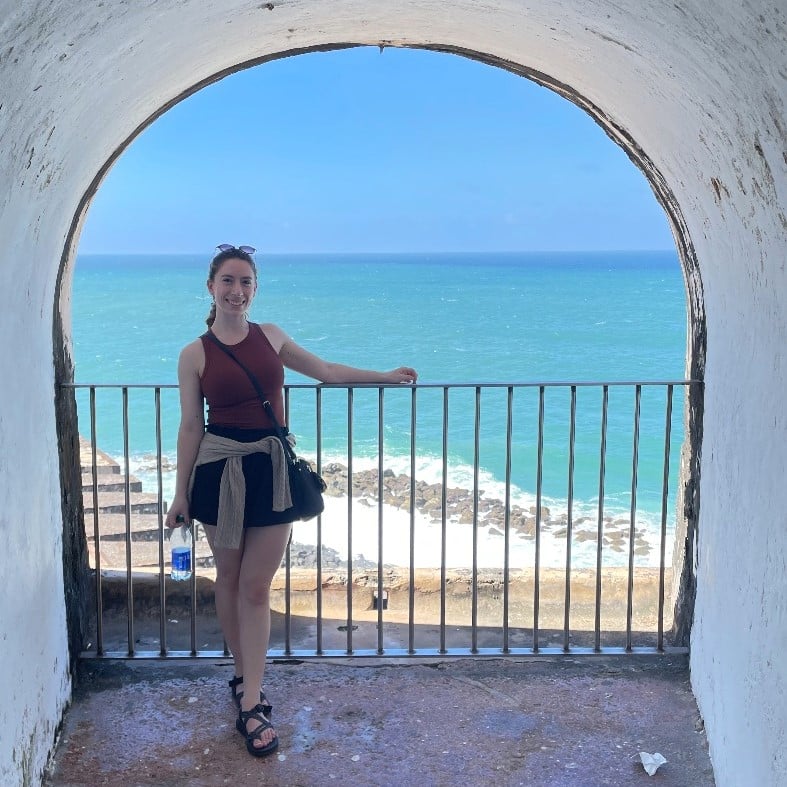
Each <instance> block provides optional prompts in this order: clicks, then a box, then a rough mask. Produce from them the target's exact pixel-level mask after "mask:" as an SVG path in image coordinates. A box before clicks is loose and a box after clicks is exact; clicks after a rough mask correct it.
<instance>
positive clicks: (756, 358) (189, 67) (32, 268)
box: [0, 0, 787, 783]
mask: <svg viewBox="0 0 787 787" xmlns="http://www.w3.org/2000/svg"><path fill="white" fill-rule="evenodd" d="M6 5H8V9H6V10H5V12H4V14H3V21H2V25H1V26H0V84H1V85H2V86H3V88H2V94H1V95H0V150H1V151H2V154H1V155H0V237H2V238H3V239H4V244H3V247H2V249H0V260H1V261H2V268H0V270H2V275H3V277H4V283H5V284H6V287H5V288H4V290H3V292H4V298H5V303H4V306H5V308H4V309H3V310H0V325H1V326H2V328H3V334H4V337H5V340H6V341H5V342H4V343H3V345H2V347H0V359H1V360H2V363H3V368H6V369H9V370H14V371H15V374H16V383H17V384H16V386H15V387H14V388H13V389H12V388H9V389H8V390H7V391H6V392H5V393H4V394H3V400H2V401H3V407H2V424H3V430H2V437H1V438H0V439H2V441H3V447H4V449H5V450H4V451H3V452H2V454H0V455H3V456H6V457H7V456H10V455H13V457H14V461H13V462H6V463H5V464H4V467H3V473H2V476H0V493H2V495H3V499H4V501H5V516H6V518H7V519H6V521H7V523H8V526H7V527H6V529H5V530H6V533H7V546H8V550H7V555H3V556H2V558H0V560H2V569H3V571H2V573H3V576H4V577H6V578H7V582H8V584H9V585H10V586H13V587H15V588H16V590H17V593H18V594H20V599H19V600H17V599H11V598H9V599H8V601H7V602H6V604H5V605H4V606H3V608H2V609H0V628H2V630H3V631H4V632H7V639H6V641H5V642H4V654H3V667H4V669H3V670H2V672H3V673H4V674H7V675H12V676H13V681H14V689H15V691H16V692H17V696H20V697H23V698H24V699H23V700H22V704H21V705H14V707H10V706H9V708H7V709H6V710H0V728H2V730H3V731H4V734H3V735H2V736H0V763H9V764H8V765H5V764H3V765H0V777H3V779H4V780H6V781H12V782H13V781H16V780H18V777H19V775H20V774H22V773H23V772H24V773H27V774H32V776H31V777H30V778H33V779H35V778H36V777H35V774H38V773H40V772H41V769H42V767H43V762H44V761H45V759H46V755H47V752H48V750H49V747H50V745H51V740H52V736H53V731H54V729H55V727H56V725H57V723H58V720H59V718H60V715H61V713H62V709H63V706H64V704H65V702H66V701H67V698H68V693H69V690H70V682H69V677H68V638H67V636H66V634H65V629H66V614H65V608H64V604H63V599H62V593H60V591H59V587H60V586H61V584H62V582H63V580H64V576H63V572H64V569H65V572H66V574H67V575H68V574H69V573H70V572H71V571H72V570H73V569H75V568H77V567H78V565H79V562H80V555H79V554H78V552H79V549H78V547H77V549H76V553H75V554H70V552H69V550H70V548H71V544H70V541H71V537H70V536H68V535H67V542H68V543H67V547H68V548H67V551H66V559H65V561H61V559H60V549H59V541H60V537H59V535H58V537H57V545H58V548H57V549H55V550H47V549H46V548H45V546H46V544H48V543H50V539H51V527H52V523H54V522H57V523H59V522H60V521H61V519H62V518H65V520H66V522H67V524H66V533H67V534H68V532H69V530H68V528H69V525H68V522H69V521H71V520H72V518H73V517H74V516H75V515H76V514H77V513H78V511H77V508H76V504H75V503H74V501H73V500H72V499H70V497H69V494H68V491H67V490H68V489H73V488H75V487H73V486H71V484H70V483H68V482H66V483H65V484H64V486H63V487H62V488H63V489H65V490H66V493H65V495H63V496H62V497H61V492H60V490H61V484H60V481H61V475H62V476H63V477H66V476H65V475H64V473H66V472H71V470H70V468H73V466H74V461H73V460H74V458H75V457H74V456H73V455H72V454H73V450H74V447H73V445H71V444H70V442H69V441H68V440H65V441H61V445H60V449H61V451H62V456H61V459H60V461H59V462H58V461H57V460H56V459H55V456H56V452H57V451H58V429H57V421H58V418H59V419H61V423H62V419H64V418H66V419H67V418H68V412H67V406H66V405H64V404H63V403H62V402H60V403H59V405H58V407H60V408H61V409H60V413H59V415H56V409H55V408H54V407H53V406H52V390H53V388H54V387H55V386H56V384H57V383H58V382H61V381H63V380H64V379H68V377H69V375H70V357H69V350H68V348H69V336H68V333H69V322H70V317H69V304H68V293H69V291H70V276H71V265H72V257H73V251H74V249H73V245H74V240H75V238H76V237H77V234H78V229H79V225H80V221H81V216H82V213H83V211H84V208H85V206H86V205H87V203H88V202H89V199H90V197H91V195H92V193H93V191H94V189H95V187H96V186H97V184H98V182H99V181H100V176H101V173H102V172H103V171H104V169H105V168H106V167H107V166H109V163H110V162H111V161H112V160H113V158H114V156H116V155H117V153H118V152H119V151H120V150H122V149H123V147H124V145H125V144H126V143H127V141H128V140H129V139H131V138H133V136H134V135H135V134H136V133H137V132H138V130H139V129H141V128H143V127H144V126H145V125H146V124H147V123H149V122H150V121H151V119H152V118H154V117H155V116H156V115H157V113H159V112H161V111H164V110H165V109H166V108H167V107H168V106H170V105H171V104H172V103H173V102H175V101H177V100H178V99H179V98H180V97H182V96H183V95H185V94H186V93H187V92H188V91H190V90H192V89H194V88H195V86H200V85H202V84H206V83H207V82H208V81H211V80H213V79H216V78H220V77H221V76H222V75H224V74H226V73H228V72H230V71H232V70H234V69H236V68H239V67H243V66H244V65H249V64H253V63H256V62H262V61H264V60H265V59H270V58H272V57H276V56H279V55H281V54H283V53H295V52H300V51H310V50H313V49H318V48H331V47H337V46H345V45H348V42H350V43H351V44H374V45H387V46H414V47H424V48H430V49H436V50H440V51H452V52H458V53H462V54H470V55H472V56H474V57H477V58H478V59H481V60H484V61H485V62H490V63H493V64H496V65H501V66H504V67H507V68H510V69H511V70H520V69H521V72H522V73H526V74H528V75H529V76H531V77H533V78H536V79H538V78H539V75H541V78H542V79H543V80H544V82H545V83H546V84H548V85H549V86H550V87H552V88H553V89H557V90H558V91H559V92H561V91H565V93H564V94H565V95H566V96H567V97H569V98H571V99H572V100H575V102H576V103H580V104H581V105H584V106H585V108H586V109H588V111H591V113H592V114H594V116H595V117H596V118H597V119H598V121H599V122H600V123H602V125H604V127H605V128H606V129H607V130H608V133H610V135H611V136H613V138H615V139H616V140H617V141H619V142H621V143H623V145H624V147H625V148H626V149H627V151H628V152H629V154H630V155H631V156H632V158H633V160H634V161H635V163H637V165H638V166H640V167H641V168H642V169H643V171H644V172H645V173H646V176H647V177H648V178H649V180H650V182H651V183H652V184H653V187H654V190H655V191H656V194H657V196H658V198H659V199H660V201H661V202H662V205H663V206H664V208H665V210H666V211H667V213H668V215H669V216H670V218H671V221H672V223H673V228H674V229H675V233H676V243H677V245H678V248H679V253H680V255H681V259H682V262H683V265H684V270H685V271H686V277H687V284H688V290H689V300H690V306H689V309H690V314H691V319H692V332H691V334H692V338H691V349H690V352H689V358H690V363H691V367H690V368H689V370H688V371H689V373H690V374H692V375H693V376H694V375H697V374H699V375H703V373H704V379H705V398H704V412H702V413H701V412H700V410H699V409H697V410H696V411H694V412H693V413H692V414H691V417H693V418H694V419H695V425H694V427H693V428H690V432H691V433H692V434H696V436H697V439H698V440H699V438H700V436H701V437H702V451H703V456H704V461H703V476H702V482H701V486H702V492H703V510H702V514H701V516H700V520H699V531H700V532H701V533H702V540H701V541H700V542H699V543H697V544H694V543H691V542H689V543H688V544H687V548H688V559H687V561H686V563H687V565H688V567H689V568H690V570H691V572H693V570H694V568H695V567H696V569H697V605H696V609H695V626H694V629H693V633H692V646H693V651H692V663H693V670H692V674H693V676H694V677H693V682H694V688H695V692H696V693H697V698H698V701H699V703H700V707H701V709H702V711H703V714H704V715H705V720H706V726H707V729H708V734H709V740H710V743H711V752H712V756H713V758H714V764H715V766H716V770H717V778H719V777H720V776H721V779H722V782H725V781H726V783H736V782H739V781H740V779H738V776H741V777H742V776H743V775H744V774H745V775H746V778H747V780H752V781H762V782H767V781H768V780H769V776H773V777H774V778H775V777H776V773H777V770H776V768H777V764H778V756H777V752H778V751H779V747H780V745H782V743H783V738H784V728H785V726H786V725H787V716H786V715H785V710H784V707H783V703H781V704H779V696H780V694H779V690H780V687H781V689H783V688H784V686H785V685H787V676H786V675H785V673H784V670H783V669H779V668H776V673H775V677H774V667H773V666H772V665H773V664H781V662H782V659H781V658H780V657H779V656H778V652H779V650H780V637H781V636H782V635H781V634H780V633H779V632H780V631H781V630H782V628H781V626H782V625H783V620H782V617H781V616H782V612H781V611H780V610H781V609H782V608H781V603H782V602H781V601H780V599H781V598H782V596H783V590H784V588H783V580H781V581H780V579H779V577H783V576H784V572H783V565H781V563H780V557H779V556H780V555H783V554H784V553H785V547H787V533H785V532H784V531H783V530H779V529H778V528H773V527H770V526H767V527H762V528H760V527H756V526H752V527H749V528H746V538H745V539H743V540H742V539H741V538H740V533H741V522H742V521H746V522H748V521H752V522H754V523H768V525H770V524H771V523H773V522H778V521H781V520H780V516H781V515H782V513H783V511H784V510H785V509H787V491H785V485H784V484H780V483H775V482H774V481H775V475H774V473H775V470H774V469H773V468H777V467H783V466H785V464H787V441H785V440H784V439H783V435H784V431H785V428H787V426H786V425H785V420H784V410H783V407H782V406H781V393H782V391H783V390H784V388H785V386H787V364H785V363H784V360H783V359H784V349H783V348H784V346H785V344H787V341H785V339H786V338H787V337H785V328H784V326H785V324H787V296H785V295H784V293H785V292H787V272H785V268H784V262H783V248H784V241H785V232H786V231H787V219H786V218H785V199H787V198H786V197H785V183H786V182H787V176H786V175H785V173H786V172H787V157H785V154H784V150H785V147H787V132H786V131H785V125H784V120H783V119H784V116H785V111H784V103H785V102H784V91H783V86H784V85H783V77H781V76H780V69H781V70H782V71H784V69H785V67H787V63H786V62H785V61H786V59H787V55H785V52H787V46H785V41H787V35H786V34H785V19H784V15H783V13H781V12H780V10H779V9H778V8H775V7H773V6H772V5H770V4H767V3H766V2H764V0H747V2H744V3H733V2H732V1H731V0H719V2H718V3H715V4H712V5H711V6H708V4H707V3H705V2H702V0H687V1H686V2H684V3H680V4H655V5H651V6H642V4H640V3H632V4H631V5H630V7H627V6H625V5H624V6H621V5H620V4H619V3H612V2H607V0H602V1H601V2H599V3H597V4H596V5H594V6H591V7H588V6H587V4H586V3H580V2H578V0H567V1H566V2H564V3H561V4H559V5H558V6H556V5H555V4H554V3H550V2H546V0H536V2H533V3H530V4H528V5H525V4H524V3H522V2H520V1H519V0H493V2H491V3H487V4H485V5H483V6H479V5H478V4H474V3H469V2H464V0H459V2H447V0H428V1H427V2H424V1H423V0H417V1H416V0H402V2H395V3H386V4H380V3H375V2H373V0H338V2H335V3H331V4H324V3H318V2H316V0H281V1H280V2H271V3H263V4H249V3H247V2H245V0H222V1H221V2H218V3H208V2H207V0H186V2H182V1H181V0H160V2H157V3H155V4H147V5H144V6H143V5H141V4H120V3H104V4H97V5H96V6H83V5H81V4H76V3H74V2H73V0H55V2H50V3H46V4H41V3H30V4H6ZM546 75H549V76H546ZM678 206H680V207H678ZM700 270H701V271H702V285H701V286H700V278H699V271H700ZM706 326H707V327H706ZM706 336H707V344H706ZM53 341H54V346H55V347H56V348H58V352H57V353H56V355H57V360H56V363H55V366H54V367H53V365H52V360H51V359H52V347H53ZM20 348H22V351H20ZM60 348H63V351H62V353H61V351H60ZM702 348H704V350H703V349H702ZM753 402H756V406H752V403H753ZM700 420H701V422H702V423H701V425H700ZM700 428H701V429H702V435H700ZM695 456H697V457H698V456H699V453H698V452H697V453H696V454H695ZM763 457H766V458H767V463H766V467H765V469H764V471H763V468H762V461H761V460H762V458H763ZM695 470H696V468H695ZM694 477H695V479H696V478H698V476H696V475H695V476H694ZM689 492H690V494H689V495H688V496H687V498H686V499H685V500H684V506H686V507H688V508H689V509H690V510H692V511H694V513H695V515H696V507H695V501H696V497H695V496H696V494H698V493H699V486H697V487H696V488H693V489H690V490H689ZM58 531H59V527H58ZM9 556H10V557H9ZM70 581H71V580H68V579H66V585H67V586H69V582H70ZM689 584H690V583H689ZM42 588H53V592H52V593H51V594H49V595H41V589H42ZM54 589H57V592H54ZM687 590H688V592H689V593H690V592H691V587H689V586H688V585H687ZM33 595H36V597H37V598H38V601H39V610H38V613H39V614H38V618H39V620H40V621H43V624H41V623H39V625H37V626H34V627H30V626H25V625H24V623H25V620H26V610H27V606H26V599H28V598H30V597H32V596H33ZM69 603H71V602H69ZM730 609H735V610H736V612H737V615H736V616H735V617H734V619H731V618H730V615H729V610H730ZM736 634H737V636H736ZM72 636H74V633H73V632H72ZM52 654H54V655H53V659H54V662H55V669H54V670H52V669H51V660H52ZM739 675H747V676H748V678H749V681H748V683H747V684H746V685H744V682H743V681H740V680H738V681H735V680H733V681H729V680H728V681H727V682H726V683H725V676H739ZM8 680H11V679H10V678H9V679H8ZM774 680H776V682H777V684H778V685H776V686H773V685H772V684H773V682H774ZM719 686H723V687H724V688H723V691H719V690H718V687H719ZM20 719H21V720H22V721H21V722H20ZM6 730H7V731H9V734H6ZM774 730H776V731H777V732H776V733H775V734H774ZM779 731H781V732H779ZM731 741H734V744H732V745H731V744H730V742H731ZM6 776H8V777H9V778H8V779H5V777H6Z"/></svg>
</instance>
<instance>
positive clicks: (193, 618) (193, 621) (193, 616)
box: [189, 525, 197, 656]
mask: <svg viewBox="0 0 787 787" xmlns="http://www.w3.org/2000/svg"><path fill="white" fill-rule="evenodd" d="M189 532H190V534H191V579H190V580H189V586H190V591H191V599H190V601H191V603H190V605H189V606H190V616H189V623H190V626H189V634H190V636H191V655H192V656H196V655H197V529H196V528H195V527H194V526H193V525H192V526H191V527H190V528H189Z"/></svg>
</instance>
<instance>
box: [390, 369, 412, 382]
mask: <svg viewBox="0 0 787 787" xmlns="http://www.w3.org/2000/svg"><path fill="white" fill-rule="evenodd" d="M385 377H386V382H389V383H414V382H415V381H416V380H417V379H418V372H416V371H415V369H412V368H411V367H409V366H400V367H399V368H398V369H393V370H392V371H390V372H386V373H385Z"/></svg>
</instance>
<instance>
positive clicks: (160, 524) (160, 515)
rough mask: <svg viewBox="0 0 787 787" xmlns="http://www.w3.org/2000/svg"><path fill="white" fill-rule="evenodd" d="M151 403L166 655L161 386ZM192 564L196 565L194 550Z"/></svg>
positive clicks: (161, 628)
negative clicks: (152, 404)
mask: <svg viewBox="0 0 787 787" xmlns="http://www.w3.org/2000/svg"><path fill="white" fill-rule="evenodd" d="M153 403H154V408H155V419H156V490H157V492H158V571H159V574H158V576H159V588H158V595H159V655H160V656H166V655H167V615H166V609H167V583H166V572H165V570H164V479H163V477H162V472H161V455H162V450H161V388H160V387H158V386H156V388H155V389H154V392H153ZM192 555H193V556H194V561H193V562H194V565H195V566H196V563H197V560H196V552H192Z"/></svg>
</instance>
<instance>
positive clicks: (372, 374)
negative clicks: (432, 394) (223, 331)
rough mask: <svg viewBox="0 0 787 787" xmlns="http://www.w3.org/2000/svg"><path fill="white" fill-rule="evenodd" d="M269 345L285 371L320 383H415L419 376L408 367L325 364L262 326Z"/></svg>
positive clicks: (281, 333)
mask: <svg viewBox="0 0 787 787" xmlns="http://www.w3.org/2000/svg"><path fill="white" fill-rule="evenodd" d="M262 327H263V330H264V331H265V335H266V336H267V337H268V341H269V342H270V343H271V345H272V346H273V349H274V350H276V352H277V353H278V354H279V357H280V358H281V361H282V363H283V364H284V365H285V366H286V367H287V368H288V369H294V370H295V371H296V372H300V373H301V374H305V375H306V376H307V377H312V378H314V379H315V380H319V381H320V382H323V383H414V382H415V381H416V380H417V379H418V373H417V372H416V371H415V369H412V368H411V367H409V366H400V367H398V368H397V369H392V370H391V371H389V372H377V371H374V370H372V369H358V368H356V367H355V366H346V365H345V364H341V363H332V362H330V361H325V360H323V359H322V358H320V357H319V356H317V355H314V353H310V352H309V351H308V350H305V349H304V348H303V347H301V346H300V345H298V344H296V343H295V342H294V341H293V340H292V339H291V338H290V337H289V336H287V334H286V333H284V331H282V329H281V328H279V327H278V325H273V324H272V323H267V324H266V325H264V326H262Z"/></svg>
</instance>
